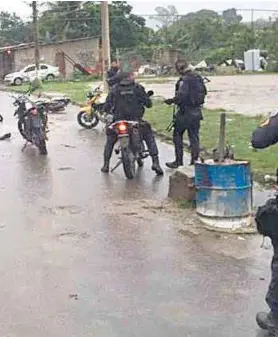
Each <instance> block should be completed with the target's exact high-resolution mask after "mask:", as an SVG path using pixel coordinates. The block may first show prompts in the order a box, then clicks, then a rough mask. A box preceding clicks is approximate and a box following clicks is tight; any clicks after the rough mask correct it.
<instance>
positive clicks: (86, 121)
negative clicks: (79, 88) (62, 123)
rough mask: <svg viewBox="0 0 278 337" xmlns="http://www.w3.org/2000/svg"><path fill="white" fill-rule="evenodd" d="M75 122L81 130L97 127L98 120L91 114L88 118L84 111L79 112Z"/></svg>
mask: <svg viewBox="0 0 278 337" xmlns="http://www.w3.org/2000/svg"><path fill="white" fill-rule="evenodd" d="M77 121H78V124H79V125H81V126H82V127H83V128H85V129H92V128H94V127H96V126H97V125H98V123H99V118H98V116H97V115H96V114H95V113H93V114H92V115H91V116H88V114H87V113H86V112H85V111H80V112H79V113H78V115H77Z"/></svg>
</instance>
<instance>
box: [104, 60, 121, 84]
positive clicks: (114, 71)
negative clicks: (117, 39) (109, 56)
mask: <svg viewBox="0 0 278 337" xmlns="http://www.w3.org/2000/svg"><path fill="white" fill-rule="evenodd" d="M119 69H120V67H119V64H118V62H117V61H112V62H111V68H110V69H109V70H108V71H107V79H108V80H109V79H111V78H112V77H114V76H115V75H116V74H117V73H118V72H119Z"/></svg>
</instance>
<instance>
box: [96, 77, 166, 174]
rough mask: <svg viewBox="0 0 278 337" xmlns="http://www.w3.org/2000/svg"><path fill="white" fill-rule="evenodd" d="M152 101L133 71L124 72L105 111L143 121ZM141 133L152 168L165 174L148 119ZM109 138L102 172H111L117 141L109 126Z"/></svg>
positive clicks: (141, 127) (118, 118)
mask: <svg viewBox="0 0 278 337" xmlns="http://www.w3.org/2000/svg"><path fill="white" fill-rule="evenodd" d="M151 106H152V101H151V99H150V97H149V96H148V95H147V93H146V91H145V89H144V87H143V86H141V85H140V84H138V83H136V82H135V81H134V76H133V73H125V74H124V73H122V74H121V81H120V82H119V83H117V84H115V85H114V86H113V88H112V90H111V91H110V93H109V95H108V97H107V99H106V102H105V106H104V111H106V112H107V113H112V114H113V120H114V121H117V120H122V119H125V120H140V121H142V118H143V115H144V112H145V107H146V108H151ZM140 134H141V136H142V139H143V140H144V141H145V142H146V144H147V147H148V150H149V154H150V156H151V158H152V170H153V171H155V172H156V174H157V175H163V170H162V169H161V167H160V164H159V157H158V148H157V144H156V141H155V138H154V133H153V131H152V128H151V125H150V124H149V123H147V122H146V121H142V123H141V124H140ZM106 135H107V140H106V144H105V149H104V165H103V167H102V169H101V171H102V172H104V173H108V172H109V163H110V158H111V155H112V152H113V148H114V145H115V143H116V141H117V134H116V133H115V132H114V131H113V130H111V129H109V128H107V129H106Z"/></svg>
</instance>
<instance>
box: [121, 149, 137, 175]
mask: <svg viewBox="0 0 278 337" xmlns="http://www.w3.org/2000/svg"><path fill="white" fill-rule="evenodd" d="M121 154H122V163H123V168H124V173H125V176H126V177H127V179H129V180H132V179H134V177H135V156H134V155H133V153H132V152H131V151H130V149H129V148H128V147H127V148H123V149H122V150H121Z"/></svg>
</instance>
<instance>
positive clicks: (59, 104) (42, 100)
mask: <svg viewBox="0 0 278 337" xmlns="http://www.w3.org/2000/svg"><path fill="white" fill-rule="evenodd" d="M69 103H70V99H69V98H68V97H67V96H64V95H57V94H50V93H49V94H47V95H44V96H42V95H39V96H38V100H36V104H44V105H45V107H46V109H47V110H48V112H60V111H64V110H65V108H66V107H67V106H68V104H69Z"/></svg>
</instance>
